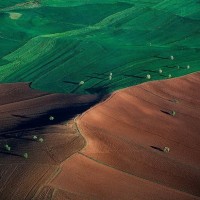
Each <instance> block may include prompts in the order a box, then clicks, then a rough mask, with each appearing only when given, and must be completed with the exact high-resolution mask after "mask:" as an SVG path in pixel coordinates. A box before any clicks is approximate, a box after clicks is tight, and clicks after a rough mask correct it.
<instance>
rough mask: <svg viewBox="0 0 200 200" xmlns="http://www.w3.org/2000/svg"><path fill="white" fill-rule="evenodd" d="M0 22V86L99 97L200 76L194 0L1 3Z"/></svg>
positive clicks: (199, 17) (199, 20)
mask: <svg viewBox="0 0 200 200" xmlns="http://www.w3.org/2000/svg"><path fill="white" fill-rule="evenodd" d="M0 15H1V24H2V26H1V27H0V43H1V49H0V56H1V59H0V82H1V83H4V82H17V81H25V82H32V85H31V87H33V88H36V89H40V90H43V91H49V92H61V93H78V94H88V93H90V94H94V93H102V94H105V93H109V92H112V91H115V90H117V89H120V88H124V87H128V86H132V85H135V84H139V83H142V82H145V81H147V79H146V76H147V74H149V75H151V80H157V79H166V78H168V77H169V75H171V76H170V77H176V76H181V75H185V74H188V73H192V72H195V71H198V70H199V69H200V67H199V57H200V50H199V46H200V37H199V36H200V35H199V34H200V6H199V2H198V1H197V0H187V1H186V0H182V1H181V0H178V1H173V0H165V1H162V0H154V1H143V0H142V1H136V0H129V1H128V0H126V1H120V2H118V1H115V0H107V1H101V2H99V1H96V0H89V1H80V0H76V1H64V0H54V1H49V0H38V1H29V2H26V1H8V2H3V3H2V2H1V3H0ZM172 56H173V57H172ZM188 65H189V67H188V68H187V66H188ZM159 69H161V70H162V73H159ZM110 73H112V74H113V76H112V79H111V80H110V79H109V74H110ZM81 81H82V82H84V84H79V83H80V82H81Z"/></svg>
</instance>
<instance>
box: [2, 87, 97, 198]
mask: <svg viewBox="0 0 200 200" xmlns="http://www.w3.org/2000/svg"><path fill="white" fill-rule="evenodd" d="M96 102H97V96H92V95H91V96H86V95H83V96H80V95H64V94H48V93H43V92H40V91H36V90H32V89H30V88H29V85H28V84H25V83H16V84H3V85H0V125H1V126H0V199H1V200H12V199H13V200H22V199H27V200H29V199H32V198H33V197H35V196H36V195H37V193H38V194H39V191H40V190H42V187H43V186H45V184H46V183H47V181H49V180H50V179H51V178H53V177H54V176H55V175H56V174H57V173H58V172H59V170H60V163H61V162H62V161H64V160H66V159H67V158H68V157H69V156H71V155H72V154H74V153H76V152H77V151H78V150H80V149H82V148H83V147H84V145H85V140H84V138H83V137H82V136H81V135H80V134H79V133H78V132H77V128H76V126H75V124H74V121H73V120H70V119H71V118H72V117H75V116H76V115H77V114H79V113H80V112H82V111H85V110H86V109H88V108H89V107H90V106H92V105H94V104H95V103H96ZM50 116H54V118H55V119H54V120H53V121H50V120H49V117H50ZM66 121H68V123H66ZM33 135H36V136H37V137H38V138H39V137H42V138H43V139H44V142H42V143H40V142H38V141H35V140H33ZM6 144H8V145H9V146H11V151H7V150H6V149H5V148H4V146H5V145H6ZM25 152H26V153H28V155H29V158H28V159H25V158H23V154H24V153H25Z"/></svg>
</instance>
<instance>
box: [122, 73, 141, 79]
mask: <svg viewBox="0 0 200 200" xmlns="http://www.w3.org/2000/svg"><path fill="white" fill-rule="evenodd" d="M124 76H125V77H130V78H144V77H143V76H137V75H126V74H124Z"/></svg>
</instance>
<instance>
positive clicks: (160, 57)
mask: <svg viewBox="0 0 200 200" xmlns="http://www.w3.org/2000/svg"><path fill="white" fill-rule="evenodd" d="M154 58H159V59H164V60H170V58H166V57H162V56H154Z"/></svg>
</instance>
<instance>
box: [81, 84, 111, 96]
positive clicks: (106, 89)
mask: <svg viewBox="0 0 200 200" xmlns="http://www.w3.org/2000/svg"><path fill="white" fill-rule="evenodd" d="M85 91H86V92H88V93H90V94H99V95H101V96H104V95H106V94H108V93H109V87H108V86H99V87H91V88H87V89H85Z"/></svg>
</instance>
